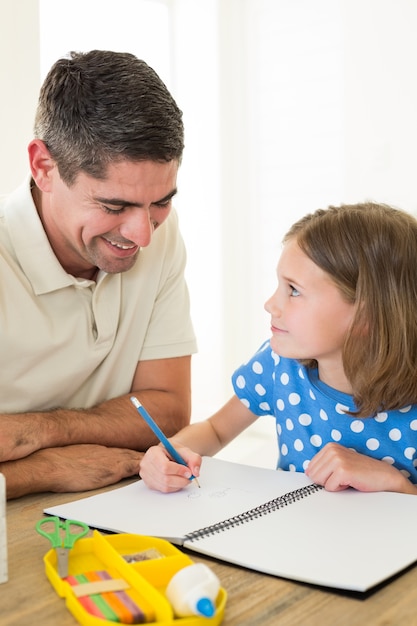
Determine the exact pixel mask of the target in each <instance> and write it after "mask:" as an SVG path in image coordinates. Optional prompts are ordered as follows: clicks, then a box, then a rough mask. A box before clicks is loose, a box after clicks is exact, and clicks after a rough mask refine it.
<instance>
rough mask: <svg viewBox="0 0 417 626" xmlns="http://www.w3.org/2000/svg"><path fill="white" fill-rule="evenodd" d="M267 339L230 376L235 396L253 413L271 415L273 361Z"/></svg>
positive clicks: (273, 356)
mask: <svg viewBox="0 0 417 626" xmlns="http://www.w3.org/2000/svg"><path fill="white" fill-rule="evenodd" d="M277 358H278V357H277V356H276V355H275V353H274V352H273V351H272V349H271V346H270V343H269V339H268V340H267V341H265V342H264V343H263V344H262V345H261V347H260V348H259V349H258V350H257V352H256V353H255V354H254V355H253V357H252V358H251V359H250V360H249V361H247V362H246V363H244V364H243V365H241V366H240V367H239V368H238V369H237V370H236V371H235V372H234V374H233V376H232V384H233V388H234V391H235V394H236V395H237V397H238V398H239V399H240V400H241V401H242V402H243V404H244V405H245V406H247V407H248V409H249V410H250V411H252V413H254V414H255V415H259V416H261V415H273V414H274V411H273V407H272V399H273V395H274V377H275V376H274V374H275V361H276V359H277Z"/></svg>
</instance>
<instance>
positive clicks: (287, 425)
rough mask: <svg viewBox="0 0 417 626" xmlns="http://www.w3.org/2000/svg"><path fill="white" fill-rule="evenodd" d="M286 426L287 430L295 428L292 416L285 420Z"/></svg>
mask: <svg viewBox="0 0 417 626" xmlns="http://www.w3.org/2000/svg"><path fill="white" fill-rule="evenodd" d="M285 426H286V427H287V430H294V424H293V422H292V420H290V418H288V419H287V420H286V421H285Z"/></svg>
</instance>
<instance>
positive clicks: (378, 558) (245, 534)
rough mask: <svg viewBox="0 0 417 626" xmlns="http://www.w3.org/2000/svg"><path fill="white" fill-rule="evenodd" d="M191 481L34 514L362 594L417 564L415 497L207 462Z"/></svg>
mask: <svg viewBox="0 0 417 626" xmlns="http://www.w3.org/2000/svg"><path fill="white" fill-rule="evenodd" d="M199 482H200V485H201V488H200V489H199V488H198V487H197V485H196V484H195V483H194V482H192V483H190V485H189V486H188V487H187V488H186V489H184V490H183V491H180V492H177V493H173V494H162V493H159V492H156V491H151V490H150V489H148V488H147V487H146V485H145V484H144V483H143V482H142V481H140V480H139V481H136V482H134V483H132V484H129V485H127V486H124V487H119V488H116V489H113V490H111V491H107V492H105V493H101V494H98V495H94V496H89V497H86V498H83V499H81V500H75V501H72V502H68V503H67V504H62V505H58V506H53V507H49V508H48V507H47V508H46V509H45V511H44V512H45V513H47V514H48V515H57V516H59V517H62V518H68V519H77V520H80V521H83V522H85V523H86V524H88V525H89V526H90V527H92V528H98V529H101V530H106V531H112V532H125V533H135V534H142V535H150V536H156V537H161V538H163V539H167V540H169V541H171V542H172V543H175V544H177V545H181V546H183V547H185V548H187V549H189V550H192V551H194V552H196V553H200V554H203V555H206V556H210V557H214V558H217V559H220V560H223V561H227V562H228V563H232V564H235V565H238V566H242V567H246V568H249V569H253V570H257V571H259V572H263V573H265V574H270V575H273V576H280V577H283V578H288V579H292V580H297V581H302V582H306V583H311V584H315V585H322V586H326V587H334V588H338V589H345V590H350V591H359V592H364V591H367V590H369V589H371V588H372V587H374V586H376V585H378V584H380V583H382V582H384V581H385V580H387V579H388V578H390V577H391V576H393V575H395V574H397V573H399V572H401V570H403V569H405V568H406V567H408V566H409V565H411V564H413V563H414V562H415V561H416V560H417V542H416V541H414V536H415V528H416V527H417V497H416V496H409V495H403V494H397V493H361V492H358V491H355V490H353V489H349V490H346V491H341V492H338V493H330V492H328V491H326V490H325V489H322V488H321V487H319V486H317V485H315V484H314V483H312V482H311V481H310V480H309V479H308V478H307V477H306V476H305V475H304V474H302V473H297V472H282V471H275V470H269V469H264V468H257V467H252V466H246V465H241V464H238V463H230V462H227V461H223V460H219V459H215V458H214V459H213V458H208V457H205V458H204V459H203V464H202V467H201V474H200V478H199Z"/></svg>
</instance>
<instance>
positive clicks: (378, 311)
mask: <svg viewBox="0 0 417 626" xmlns="http://www.w3.org/2000/svg"><path fill="white" fill-rule="evenodd" d="M293 238H295V239H296V241H297V244H298V245H299V246H300V248H301V249H302V250H303V252H304V253H305V254H306V255H307V256H308V257H309V258H310V259H311V260H312V261H313V262H314V263H315V264H316V265H318V266H319V267H320V268H321V269H322V270H324V271H325V272H326V273H327V274H328V275H329V276H330V277H331V278H332V280H333V281H334V283H335V284H336V286H337V287H338V288H339V289H340V292H341V293H342V295H343V297H344V298H345V299H346V300H347V301H348V302H352V303H355V304H356V312H355V316H354V319H353V323H352V326H351V328H350V330H349V332H348V334H347V337H346V340H345V345H344V349H343V366H344V370H345V373H346V376H347V378H348V379H349V381H350V383H351V385H352V388H353V396H354V400H355V403H356V406H357V409H358V410H357V412H355V415H356V416H358V417H368V416H374V415H375V414H376V413H378V412H381V411H388V410H390V409H399V408H402V407H404V406H406V405H408V404H414V403H417V220H416V219H414V217H412V216H411V215H410V214H408V213H405V212H404V211H401V210H399V209H395V208H392V207H390V206H387V205H383V204H375V203H371V202H368V203H364V204H355V205H342V206H340V207H333V206H331V207H329V208H328V209H326V210H324V209H319V210H318V211H316V212H315V213H312V214H309V215H306V216H305V217H303V218H302V219H301V220H299V221H298V222H296V223H295V224H294V225H293V226H292V227H291V228H290V230H289V231H288V233H287V234H286V236H285V238H284V242H285V241H288V240H289V239H293ZM303 363H304V364H305V365H307V366H308V367H315V366H317V363H316V362H315V361H311V360H310V361H306V360H304V361H303Z"/></svg>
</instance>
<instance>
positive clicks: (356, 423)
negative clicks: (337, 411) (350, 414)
mask: <svg viewBox="0 0 417 626" xmlns="http://www.w3.org/2000/svg"><path fill="white" fill-rule="evenodd" d="M364 428H365V425H364V423H363V421H362V420H353V421H352V422H351V424H350V430H351V431H352V432H354V433H361V432H362V431H363V429H364Z"/></svg>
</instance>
